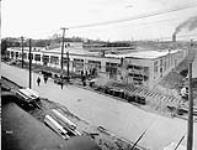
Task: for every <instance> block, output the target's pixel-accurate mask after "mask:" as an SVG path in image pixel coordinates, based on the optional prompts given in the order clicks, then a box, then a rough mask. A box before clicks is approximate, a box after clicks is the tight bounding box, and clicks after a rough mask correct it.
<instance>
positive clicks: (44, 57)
mask: <svg viewBox="0 0 197 150" xmlns="http://www.w3.org/2000/svg"><path fill="white" fill-rule="evenodd" d="M42 61H43V63H44V65H47V64H48V63H49V56H48V55H43V57H42Z"/></svg>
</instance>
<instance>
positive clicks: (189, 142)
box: [187, 41, 195, 150]
mask: <svg viewBox="0 0 197 150" xmlns="http://www.w3.org/2000/svg"><path fill="white" fill-rule="evenodd" d="M192 46H193V43H192V41H191V44H190V47H189V52H188V82H189V88H188V89H189V114H188V130H187V150H192V145H193V93H192V62H193V60H194V57H195V51H194V50H193V49H192Z"/></svg>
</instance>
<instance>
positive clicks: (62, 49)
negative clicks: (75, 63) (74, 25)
mask: <svg viewBox="0 0 197 150" xmlns="http://www.w3.org/2000/svg"><path fill="white" fill-rule="evenodd" d="M61 29H62V31H63V34H62V47H61V63H60V65H61V73H62V74H63V69H64V60H63V58H64V36H65V31H66V30H68V28H61Z"/></svg>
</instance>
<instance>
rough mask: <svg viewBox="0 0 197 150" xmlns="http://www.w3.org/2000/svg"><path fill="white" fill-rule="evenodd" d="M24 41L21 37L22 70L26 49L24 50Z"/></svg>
mask: <svg viewBox="0 0 197 150" xmlns="http://www.w3.org/2000/svg"><path fill="white" fill-rule="evenodd" d="M23 40H24V37H23V36H21V48H22V68H23V65H24V56H23V55H24V49H23Z"/></svg>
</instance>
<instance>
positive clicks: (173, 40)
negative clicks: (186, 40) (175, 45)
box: [172, 33, 176, 42]
mask: <svg viewBox="0 0 197 150" xmlns="http://www.w3.org/2000/svg"><path fill="white" fill-rule="evenodd" d="M172 42H176V34H175V33H174V34H173V35H172Z"/></svg>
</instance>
